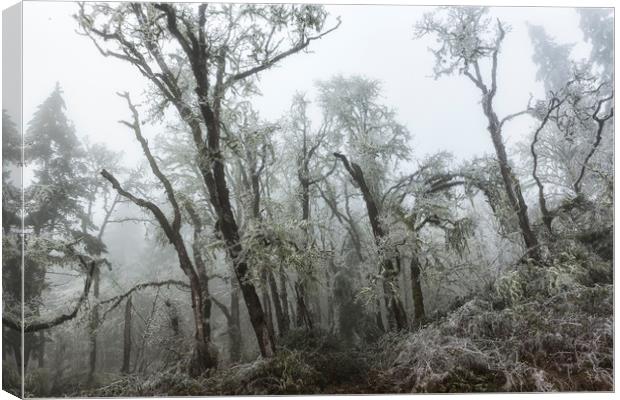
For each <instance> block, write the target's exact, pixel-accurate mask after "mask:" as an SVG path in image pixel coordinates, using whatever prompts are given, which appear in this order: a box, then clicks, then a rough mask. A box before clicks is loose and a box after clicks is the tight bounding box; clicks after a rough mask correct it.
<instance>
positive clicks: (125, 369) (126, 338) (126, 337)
mask: <svg viewBox="0 0 620 400" xmlns="http://www.w3.org/2000/svg"><path fill="white" fill-rule="evenodd" d="M130 360H131V296H130V297H129V298H128V299H127V303H125V328H124V330H123V365H122V366H121V374H127V373H129V367H130V366H129V363H130Z"/></svg>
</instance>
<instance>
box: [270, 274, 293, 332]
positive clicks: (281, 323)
mask: <svg viewBox="0 0 620 400" xmlns="http://www.w3.org/2000/svg"><path fill="white" fill-rule="evenodd" d="M267 281H268V284H269V288H270V289H271V299H272V301H273V308H274V310H275V313H276V322H277V323H278V334H279V335H280V336H283V335H284V334H285V333H286V332H287V331H288V325H287V322H286V319H285V318H284V311H283V309H282V302H281V301H282V299H281V297H280V295H279V293H278V285H277V284H276V279H275V278H274V276H273V273H272V272H271V271H267Z"/></svg>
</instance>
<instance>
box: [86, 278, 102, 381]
mask: <svg viewBox="0 0 620 400" xmlns="http://www.w3.org/2000/svg"><path fill="white" fill-rule="evenodd" d="M99 278H100V269H99V266H96V267H95V269H94V270H93V296H94V297H95V299H98V298H99ZM95 301H97V300H95ZM98 325H99V305H98V304H95V305H94V306H93V310H92V311H91V315H90V327H89V328H90V329H89V336H90V338H89V339H90V355H89V359H88V378H87V382H88V383H89V384H90V383H92V382H93V379H94V377H95V369H96V368H97V328H98Z"/></svg>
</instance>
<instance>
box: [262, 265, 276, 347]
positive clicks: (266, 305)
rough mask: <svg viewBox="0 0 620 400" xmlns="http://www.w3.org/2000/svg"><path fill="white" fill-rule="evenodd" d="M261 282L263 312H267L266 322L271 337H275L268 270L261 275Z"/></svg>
mask: <svg viewBox="0 0 620 400" xmlns="http://www.w3.org/2000/svg"><path fill="white" fill-rule="evenodd" d="M261 280H262V284H263V287H262V290H261V292H262V298H263V299H262V306H263V310H264V311H265V322H266V324H267V329H269V335H270V336H271V337H275V332H274V328H273V315H272V312H271V309H272V307H271V297H269V282H268V281H267V270H266V269H264V270H263V272H262V273H261Z"/></svg>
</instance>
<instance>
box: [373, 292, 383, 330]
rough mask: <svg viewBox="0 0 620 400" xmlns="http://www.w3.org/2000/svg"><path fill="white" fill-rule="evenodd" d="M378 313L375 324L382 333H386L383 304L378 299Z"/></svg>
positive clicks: (376, 313)
mask: <svg viewBox="0 0 620 400" xmlns="http://www.w3.org/2000/svg"><path fill="white" fill-rule="evenodd" d="M375 306H376V308H377V312H375V322H376V324H377V328H379V331H380V332H385V325H383V316H382V315H381V302H380V301H379V299H377V303H376V305H375Z"/></svg>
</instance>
